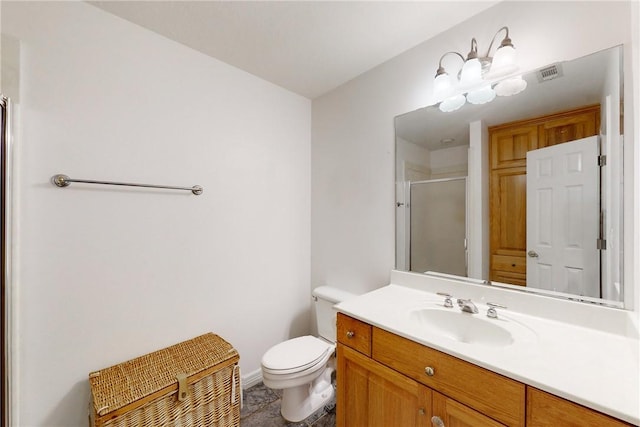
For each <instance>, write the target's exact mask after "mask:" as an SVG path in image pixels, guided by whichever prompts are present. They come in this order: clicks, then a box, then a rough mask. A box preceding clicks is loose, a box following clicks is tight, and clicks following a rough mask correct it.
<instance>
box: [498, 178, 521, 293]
mask: <svg viewBox="0 0 640 427" xmlns="http://www.w3.org/2000/svg"><path fill="white" fill-rule="evenodd" d="M526 173H527V171H526V166H525V167H517V168H509V169H495V170H493V171H491V176H490V179H489V187H490V190H489V194H490V198H491V200H490V204H489V211H490V221H491V224H490V226H491V241H490V245H491V257H490V277H489V279H490V280H493V281H499V282H507V283H511V284H516V285H522V286H525V285H526V272H527V260H526V248H527V175H526Z"/></svg>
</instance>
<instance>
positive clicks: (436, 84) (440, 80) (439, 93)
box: [433, 73, 451, 101]
mask: <svg viewBox="0 0 640 427" xmlns="http://www.w3.org/2000/svg"><path fill="white" fill-rule="evenodd" d="M450 90H451V78H450V77H449V74H447V73H442V74H438V75H437V76H436V78H435V79H434V80H433V96H434V98H435V99H436V101H440V100H441V99H444V98H446V97H447V96H448V95H449V91H450Z"/></svg>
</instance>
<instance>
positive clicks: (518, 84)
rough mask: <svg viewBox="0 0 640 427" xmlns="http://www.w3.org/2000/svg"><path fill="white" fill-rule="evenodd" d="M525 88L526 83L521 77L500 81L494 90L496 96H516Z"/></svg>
mask: <svg viewBox="0 0 640 427" xmlns="http://www.w3.org/2000/svg"><path fill="white" fill-rule="evenodd" d="M526 88H527V81H526V80H524V79H523V78H522V76H516V77H512V78H509V79H505V80H502V81H501V82H499V83H498V84H497V85H496V87H495V88H494V90H495V92H496V95H498V96H511V95H516V94H518V93H520V92H522V91H523V90H525V89H526Z"/></svg>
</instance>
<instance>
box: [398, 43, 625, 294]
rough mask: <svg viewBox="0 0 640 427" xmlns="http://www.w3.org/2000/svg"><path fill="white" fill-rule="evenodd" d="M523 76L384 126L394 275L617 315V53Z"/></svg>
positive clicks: (619, 57) (619, 114)
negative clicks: (392, 161)
mask: <svg viewBox="0 0 640 427" xmlns="http://www.w3.org/2000/svg"><path fill="white" fill-rule="evenodd" d="M523 78H524V79H525V80H526V82H527V90H526V91H524V92H522V93H520V94H518V95H516V96H512V97H502V98H500V97H499V98H496V99H495V100H494V101H493V102H492V103H490V104H484V105H471V104H467V105H465V106H464V107H462V108H461V109H460V110H457V111H455V112H449V113H444V112H442V111H440V110H439V109H438V108H437V106H430V107H426V108H422V109H419V110H416V111H413V112H410V113H407V114H404V115H401V116H398V117H397V118H396V193H397V196H396V199H397V200H396V205H397V212H396V218H397V221H396V236H397V239H396V268H397V269H399V270H408V271H415V272H421V273H425V272H427V271H430V272H440V273H444V274H451V275H457V276H465V277H469V278H473V279H478V280H480V281H484V280H490V281H491V282H492V284H506V285H509V287H513V288H518V289H522V290H530V291H535V292H538V293H547V294H549V295H554V296H557V295H564V296H566V297H571V298H573V299H579V300H585V301H591V302H593V301H598V302H601V303H606V304H611V305H618V306H620V305H621V301H623V287H622V206H623V200H622V194H623V193H622V151H623V150H622V140H623V138H622V126H621V123H622V115H623V99H622V93H623V92H622V82H623V75H622V47H621V46H618V47H614V48H611V49H607V50H604V51H601V52H597V53H594V54H592V55H588V56H585V57H582V58H578V59H574V60H571V61H564V62H560V63H555V64H551V65H549V66H547V67H543V68H541V69H538V70H535V71H533V72H530V73H527V74H524V75H523ZM460 183H464V189H461V187H462V184H460ZM455 184H459V185H458V188H457V189H456V185H455Z"/></svg>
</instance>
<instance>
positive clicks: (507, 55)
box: [485, 46, 518, 79]
mask: <svg viewBox="0 0 640 427" xmlns="http://www.w3.org/2000/svg"><path fill="white" fill-rule="evenodd" d="M517 69H518V64H517V55H516V50H515V49H514V47H513V46H502V47H500V48H499V49H498V50H497V51H496V54H495V55H494V57H493V60H492V62H491V68H490V69H489V71H488V72H487V74H486V76H485V78H486V79H488V78H492V79H495V78H498V77H501V76H506V75H507V74H511V73H513V72H515V71H516V70H517Z"/></svg>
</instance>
